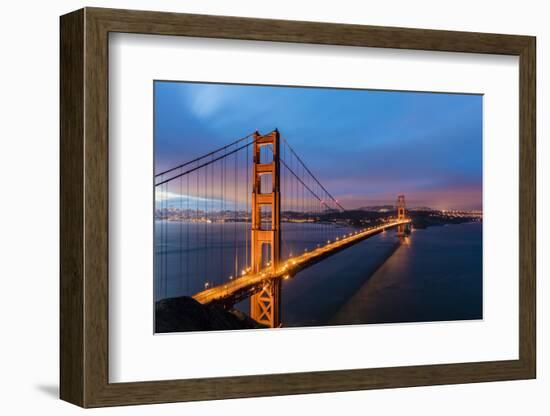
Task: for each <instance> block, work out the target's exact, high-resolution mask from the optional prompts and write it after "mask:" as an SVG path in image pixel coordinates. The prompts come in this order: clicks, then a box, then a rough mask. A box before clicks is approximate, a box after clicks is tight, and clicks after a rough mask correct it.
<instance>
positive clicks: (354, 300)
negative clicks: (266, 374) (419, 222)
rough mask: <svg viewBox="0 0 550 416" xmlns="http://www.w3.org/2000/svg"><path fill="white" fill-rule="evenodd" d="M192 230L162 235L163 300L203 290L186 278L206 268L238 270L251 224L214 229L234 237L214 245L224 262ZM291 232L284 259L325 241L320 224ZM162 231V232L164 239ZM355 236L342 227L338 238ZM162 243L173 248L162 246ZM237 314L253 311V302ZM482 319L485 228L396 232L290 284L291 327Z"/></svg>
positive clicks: (173, 228) (287, 320) (287, 315)
mask: <svg viewBox="0 0 550 416" xmlns="http://www.w3.org/2000/svg"><path fill="white" fill-rule="evenodd" d="M191 225H192V227H191V228H190V230H191V232H190V238H189V242H187V238H186V237H187V236H186V234H183V238H182V236H181V235H180V233H179V232H178V230H179V225H178V223H175V222H174V223H167V224H166V228H167V230H168V231H167V236H168V238H167V239H165V240H160V239H159V238H158V235H157V243H159V245H158V246H157V254H158V252H162V253H169V254H168V256H162V257H159V258H163V259H164V261H165V262H166V263H167V268H166V270H167V271H168V273H166V275H167V276H166V277H165V281H164V283H162V282H159V281H156V282H155V289H156V291H155V292H156V298H157V299H159V298H162V297H170V296H180V295H182V294H188V293H192V292H193V291H195V292H196V291H199V290H201V289H202V288H203V287H204V286H203V285H204V281H202V280H200V279H195V280H200V281H195V282H193V281H192V280H193V279H182V278H181V276H182V274H183V275H184V274H185V273H188V275H189V276H191V275H193V272H194V271H196V272H198V271H199V269H200V268H201V267H204V265H205V264H206V266H207V267H208V268H209V272H211V275H216V274H218V275H219V276H220V277H219V279H220V280H223V279H224V277H223V276H225V275H227V274H230V273H231V270H234V269H235V265H234V258H235V257H234V252H235V247H234V244H233V236H234V234H232V232H233V231H235V229H236V233H237V234H236V235H237V236H238V235H246V233H244V230H243V229H240V228H239V227H245V224H243V223H237V224H208V226H209V227H219V232H220V234H221V233H222V229H223V233H224V234H225V235H226V236H227V235H228V236H229V237H228V238H227V239H226V240H223V239H221V238H220V239H219V241H218V242H217V243H215V244H213V246H214V248H213V250H214V251H216V250H217V251H218V254H221V255H222V256H219V257H217V256H215V255H213V254H212V253H211V252H209V253H206V252H205V251H204V249H203V243H204V242H203V241H201V239H200V231H201V230H202V229H203V228H201V227H204V225H203V224H191ZM284 226H285V227H286V228H285V231H286V232H285V233H284V235H285V243H284V244H283V250H282V251H283V252H284V253H285V254H284V255H287V254H289V252H290V251H293V252H295V253H298V252H300V251H303V249H304V247H310V246H311V245H312V244H314V245H315V244H316V243H317V241H319V242H322V241H321V240H322V239H324V238H326V236H324V235H320V234H315V232H319V227H318V226H316V225H315V224H285V225H284ZM315 227H317V228H315ZM158 229H159V227H158V226H157V234H158ZM348 231H349V229H346V228H344V227H335V229H334V230H333V233H336V234H342V233H344V232H348ZM180 239H181V240H182V241H180ZM162 241H166V244H164V245H161V244H160V242H162ZM246 243H247V242H246V241H245V237H243V238H242V239H240V240H239V239H238V244H237V245H238V250H237V251H238V252H239V253H240V254H239V264H240V265H244V264H245V262H246V258H245V257H246V250H245V248H246ZM180 244H181V245H180ZM182 246H184V247H188V248H189V250H185V254H183V255H182V254H180V253H181V251H180V250H179V248H180V247H182ZM211 250H212V249H211ZM157 257H158V256H157ZM221 257H223V261H222V260H220V258H221ZM214 259H215V260H214ZM158 263H159V262H158V261H157V270H158V267H159V264H158ZM239 267H240V266H239ZM186 280H187V281H186ZM189 280H191V282H189ZM214 283H215V282H214ZM159 288H160V289H161V290H159ZM237 307H238V308H239V309H241V310H243V311H245V312H248V302H242V303H241V304H239V305H237ZM480 318H482V225H481V223H466V224H459V225H447V226H443V227H430V228H427V229H425V230H415V231H414V232H413V233H412V234H411V235H410V237H408V238H406V239H405V240H400V239H399V238H398V237H397V236H396V234H395V232H394V231H387V232H385V233H382V234H379V235H377V236H375V237H372V238H370V239H368V240H365V241H363V242H361V243H359V244H357V245H354V246H352V247H350V248H348V249H346V250H344V251H342V252H340V253H338V254H335V255H334V256H332V257H329V258H327V259H325V260H323V261H321V262H320V263H318V264H316V265H314V266H312V267H310V268H308V269H306V270H304V271H302V272H300V273H298V274H297V275H296V276H294V278H292V279H290V280H286V281H283V288H282V321H283V326H286V327H295V326H317V325H340V324H366V323H393V322H419V321H442V320H464V319H480Z"/></svg>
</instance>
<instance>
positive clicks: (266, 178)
mask: <svg viewBox="0 0 550 416" xmlns="http://www.w3.org/2000/svg"><path fill="white" fill-rule="evenodd" d="M250 156H252V157H251V158H250ZM240 163H241V164H244V169H243V165H239V164H240ZM155 192H156V198H157V199H158V200H159V201H162V204H161V206H160V207H159V208H157V210H156V214H155V215H156V218H160V219H163V220H164V221H162V222H161V223H160V225H159V227H160V229H159V247H160V249H159V253H160V254H155V255H156V256H157V257H155V265H156V269H155V270H156V272H155V273H156V276H157V275H158V279H157V282H160V284H159V286H160V290H159V292H160V293H162V288H164V297H168V291H167V288H168V286H169V283H168V280H169V279H168V275H169V274H170V273H171V276H172V278H175V279H176V280H177V281H181V283H180V284H181V287H180V290H179V292H177V293H179V294H181V293H182V292H183V293H184V294H185V295H187V296H191V297H193V298H194V299H195V300H196V301H198V302H200V303H202V304H211V303H215V304H219V305H222V306H223V307H225V308H232V307H233V306H234V305H235V304H237V303H238V302H240V301H242V300H245V299H250V317H251V318H252V319H254V320H255V321H257V322H258V323H260V324H263V325H265V326H266V327H271V328H276V327H280V326H281V296H282V293H281V287H282V281H283V280H285V279H288V278H290V277H292V276H294V275H296V274H297V273H298V272H299V271H301V270H304V269H306V268H308V267H310V266H312V265H314V264H316V263H318V262H320V261H322V260H324V259H326V258H327V257H329V256H332V255H334V254H336V253H338V252H340V251H342V250H345V249H346V248H349V247H351V246H352V245H354V244H357V243H359V242H361V241H363V240H365V239H368V238H370V237H372V236H375V235H377V234H379V233H382V232H384V231H385V230H388V229H391V228H396V230H397V235H398V236H399V237H404V236H405V235H406V234H407V233H408V231H409V225H410V219H409V218H408V217H407V212H406V206H405V196H404V195H399V196H398V198H397V203H396V215H395V216H392V217H387V218H380V219H378V220H377V221H375V224H376V225H371V226H368V227H364V228H357V227H353V228H352V226H350V223H349V221H350V219H351V218H352V216H350V217H349V218H347V217H346V210H345V209H344V207H342V205H341V204H340V203H339V202H338V200H337V199H336V198H335V197H334V196H333V195H331V194H330V192H328V190H327V189H326V188H325V187H324V186H323V185H322V183H321V182H320V181H319V180H318V179H317V178H316V177H315V175H314V174H313V173H312V172H311V170H310V169H309V168H308V167H307V166H306V165H305V163H304V162H303V160H302V159H301V158H300V157H299V156H298V155H297V153H296V152H295V151H294V149H293V148H292V147H291V146H290V145H289V143H288V142H287V141H286V140H285V139H284V138H282V137H281V135H280V133H279V131H278V130H277V129H275V130H274V131H272V132H270V133H268V134H263V135H262V134H260V133H259V132H257V131H256V132H254V133H252V134H249V135H247V136H246V137H243V138H241V139H238V140H236V141H234V142H233V143H230V144H228V145H226V146H223V147H221V148H219V149H217V150H214V151H212V152H210V153H207V154H206V155H204V156H200V157H198V158H195V159H193V160H192V161H190V162H186V163H184V164H182V165H179V166H176V167H175V168H171V169H169V170H167V171H164V172H162V173H159V174H157V175H155ZM174 195H179V199H178V202H177V203H172V205H169V203H168V202H167V201H168V200H169V198H170V197H173V196H174ZM177 204H179V207H178V206H177ZM171 220H175V221H176V223H175V224H171V226H172V228H169V227H168V222H169V221H171ZM297 223H301V224H302V225H300V226H297ZM293 227H294V228H293ZM178 229H179V232H178ZM170 230H172V231H170ZM296 230H298V231H296ZM292 232H295V233H296V232H298V233H299V234H302V233H304V237H305V238H302V237H300V238H298V240H299V241H298V242H297V243H296V241H297V240H296V239H295V240H291V237H289V235H291V234H292ZM170 233H172V234H170ZM287 233H290V234H287ZM174 234H175V235H176V236H177V239H179V247H180V250H179V251H178V252H177V253H178V254H177V258H176V259H174V257H172V260H169V259H168V256H169V254H170V253H174V250H173V247H174V246H173V245H172V246H170V240H169V235H171V236H172V238H173V236H174ZM241 234H242V235H241ZM306 234H307V235H306ZM228 240H229V241H228ZM302 240H307V244H309V246H307V247H306V246H304V245H303V244H305V243H304V242H303V241H302ZM171 241H172V242H174V239H173V240H171ZM172 244H175V243H172ZM301 244H302V245H301ZM184 246H185V247H186V251H185V256H184V254H183V250H182V249H181V247H184ZM204 253H208V254H204ZM172 256H174V254H172ZM184 257H185V258H184ZM175 260H177V261H175ZM170 261H172V264H173V265H174V264H177V265H179V269H178V266H172V269H170V267H169V266H170ZM228 270H229V272H228ZM172 287H173V286H172ZM185 287H187V289H184V288H185Z"/></svg>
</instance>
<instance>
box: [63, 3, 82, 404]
mask: <svg viewBox="0 0 550 416" xmlns="http://www.w3.org/2000/svg"><path fill="white" fill-rule="evenodd" d="M60 29H61V37H60V38H61V45H60V47H61V50H60V86H61V89H60V97H59V102H60V115H61V120H60V148H61V153H60V163H61V166H60V190H61V193H60V218H59V220H60V221H59V222H60V250H59V251H60V314H61V315H60V318H61V319H60V381H61V383H60V388H59V394H60V396H61V398H62V399H63V400H67V401H70V402H71V403H75V404H78V405H81V406H82V405H83V404H84V392H83V385H84V384H83V377H84V373H85V368H84V360H83V355H82V349H83V347H84V328H83V324H84V314H83V304H84V287H83V282H84V280H83V278H84V273H83V257H84V244H83V243H84V228H83V221H84V209H83V200H84V182H83V172H84V157H83V152H82V149H83V139H84V107H83V106H84V77H83V74H84V12H83V11H82V10H79V11H77V12H75V13H73V14H71V15H68V16H66V17H65V18H63V19H61V24H60Z"/></svg>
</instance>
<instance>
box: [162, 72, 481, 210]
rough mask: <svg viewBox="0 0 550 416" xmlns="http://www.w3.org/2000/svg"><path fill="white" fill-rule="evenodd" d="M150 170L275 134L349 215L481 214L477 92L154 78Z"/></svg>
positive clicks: (479, 136)
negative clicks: (404, 210)
mask: <svg viewBox="0 0 550 416" xmlns="http://www.w3.org/2000/svg"><path fill="white" fill-rule="evenodd" d="M154 96H155V103H154V105H155V131H154V134H155V137H154V140H155V172H156V173H158V172H161V171H163V170H166V169H168V168H171V167H173V166H176V165H179V164H180V163H183V162H185V161H188V160H191V159H193V158H195V157H197V156H201V155H203V154H205V153H208V152H209V151H211V150H214V149H216V148H218V147H221V146H223V145H225V144H228V143H230V142H232V141H234V140H236V139H238V138H240V137H243V136H246V135H247V134H249V133H251V132H253V131H255V130H258V131H260V132H261V133H268V132H270V131H272V130H273V129H275V128H278V129H279V131H280V133H281V136H282V137H284V138H285V139H286V140H287V141H288V142H289V143H290V144H291V146H292V147H293V148H294V150H295V151H296V152H297V153H298V154H299V155H300V157H301V158H302V159H303V160H304V162H305V163H306V165H307V166H308V167H309V168H310V170H311V171H312V172H313V173H314V174H315V175H316V176H317V177H318V178H319V180H320V181H321V183H323V185H324V186H325V187H326V188H327V189H328V190H329V191H330V192H331V193H332V194H333V195H334V196H335V197H336V198H337V199H338V200H339V201H340V202H341V203H342V205H343V206H344V207H345V208H347V209H353V208H359V207H364V206H373V205H382V204H394V203H395V200H396V197H397V195H398V194H400V193H403V194H405V196H406V200H407V206H408V207H419V206H428V207H431V208H436V209H481V208H482V132H483V128H482V117H483V114H482V113H483V111H482V101H483V97H482V96H481V95H468V94H443V93H429V92H426V93H422V92H399V91H375V90H356V89H336V88H303V87H282V86H257V85H234V84H208V83H187V82H168V81H155V93H154Z"/></svg>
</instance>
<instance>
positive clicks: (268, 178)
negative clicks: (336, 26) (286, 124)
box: [250, 130, 281, 328]
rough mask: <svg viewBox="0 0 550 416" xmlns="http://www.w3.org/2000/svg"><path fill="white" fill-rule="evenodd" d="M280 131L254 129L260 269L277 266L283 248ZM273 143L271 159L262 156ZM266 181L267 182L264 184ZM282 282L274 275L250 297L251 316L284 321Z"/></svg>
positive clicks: (255, 253)
mask: <svg viewBox="0 0 550 416" xmlns="http://www.w3.org/2000/svg"><path fill="white" fill-rule="evenodd" d="M279 140H280V136H279V131H278V130H275V131H273V132H271V133H269V134H267V135H265V136H262V135H260V133H258V132H256V133H254V144H253V168H252V169H253V172H252V236H251V239H250V241H251V267H252V272H253V273H257V272H259V271H260V270H264V269H266V270H267V269H272V270H274V269H276V268H277V267H278V264H279V257H280V250H281V206H280V204H281V195H280V158H279V156H280V148H279ZM267 146H269V147H271V152H264V153H268V154H271V155H273V157H272V159H271V160H267V161H266V160H262V159H261V149H262V148H263V147H267ZM262 184H263V185H264V186H262ZM266 188H267V189H266ZM280 306H281V282H280V280H279V279H274V280H271V281H269V282H266V283H265V284H264V286H263V288H262V289H261V290H260V291H259V292H258V293H256V294H254V295H253V296H252V297H251V298H250V316H251V317H252V318H253V319H255V320H256V321H257V322H259V323H261V324H264V325H267V326H269V327H271V328H275V327H278V326H279V325H280V323H281V312H280V311H281V307H280Z"/></svg>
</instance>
